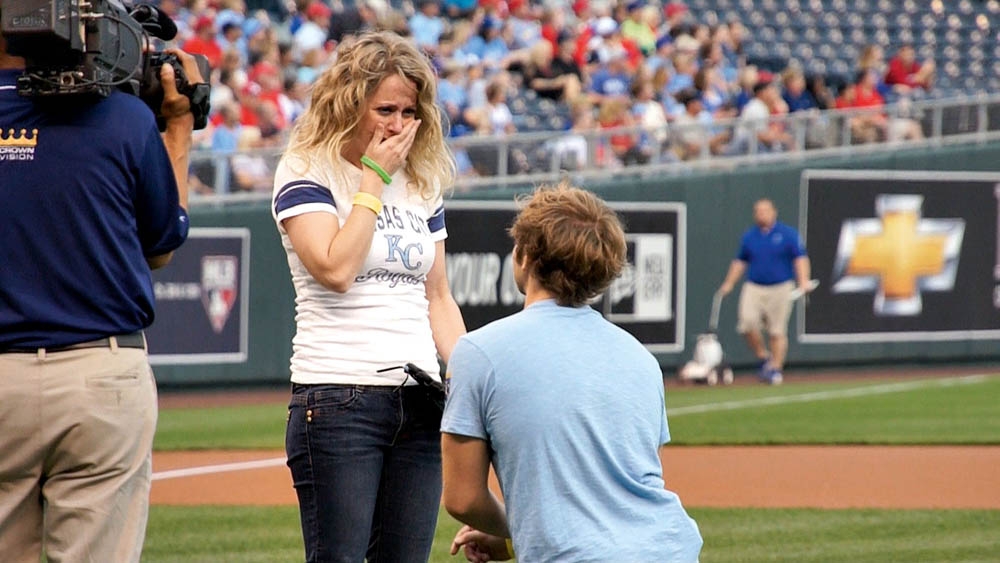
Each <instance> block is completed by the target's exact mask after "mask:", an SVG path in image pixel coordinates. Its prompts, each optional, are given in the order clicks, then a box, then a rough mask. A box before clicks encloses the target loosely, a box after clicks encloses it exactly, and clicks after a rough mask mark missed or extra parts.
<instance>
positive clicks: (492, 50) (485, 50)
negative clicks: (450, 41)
mask: <svg viewBox="0 0 1000 563" xmlns="http://www.w3.org/2000/svg"><path fill="white" fill-rule="evenodd" d="M502 31H503V22H502V21H500V20H498V19H496V18H495V17H492V16H486V17H485V18H483V23H482V24H480V26H479V33H478V34H476V35H473V36H472V37H470V38H469V41H468V42H466V44H465V46H464V47H462V52H463V53H465V54H466V55H475V56H476V59H477V60H479V61H482V62H483V63H485V64H486V66H488V67H492V68H499V67H501V66H502V64H503V61H504V58H506V57H507V55H508V54H510V48H509V47H507V43H506V42H505V41H504V39H503V37H502V36H501V32H502Z"/></svg>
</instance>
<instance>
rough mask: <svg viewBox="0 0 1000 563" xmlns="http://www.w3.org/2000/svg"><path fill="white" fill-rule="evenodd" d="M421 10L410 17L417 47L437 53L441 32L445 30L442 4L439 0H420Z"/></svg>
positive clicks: (411, 29)
mask: <svg viewBox="0 0 1000 563" xmlns="http://www.w3.org/2000/svg"><path fill="white" fill-rule="evenodd" d="M418 8H419V11H417V13H415V14H413V16H411V17H410V22H409V24H410V33H411V34H413V41H414V42H416V44H417V47H419V48H420V49H422V50H424V51H426V52H428V53H436V52H437V49H438V44H439V43H440V42H441V34H443V33H444V30H445V21H444V18H442V17H441V16H440V14H441V6H440V4H438V3H437V0H420V2H419V3H418Z"/></svg>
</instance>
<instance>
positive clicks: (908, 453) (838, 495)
mask: <svg viewBox="0 0 1000 563" xmlns="http://www.w3.org/2000/svg"><path fill="white" fill-rule="evenodd" d="M984 371H993V372H995V371H997V367H996V366H990V367H986V366H963V367H947V366H930V367H923V368H921V367H907V366H899V367H897V368H896V369H870V370H847V371H845V370H830V371H829V372H824V371H819V372H812V373H809V374H795V373H794V372H793V373H792V374H790V377H786V381H787V382H788V383H792V384H794V383H795V382H807V381H810V382H815V381H830V380H838V381H845V380H866V381H872V380H879V381H883V382H886V381H896V380H904V379H907V380H912V379H918V378H923V377H941V376H942V375H968V374H971V373H982V372H984ZM666 383H667V387H668V389H669V388H670V387H673V386H675V385H679V383H678V382H677V381H676V380H675V379H668V380H667V382H666ZM737 384H748V385H749V384H756V382H755V380H754V378H752V377H746V376H743V377H738V378H737ZM668 392H669V391H668ZM287 398H288V391H287V389H266V390H252V391H236V390H225V391H219V392H187V393H172V392H167V393H163V394H161V396H160V401H159V404H160V408H176V407H204V406H219V405H224V404H233V405H235V404H255V403H271V402H281V401H284V400H287ZM283 458H284V452H282V451H200V452H157V453H154V455H153V470H154V483H153V491H152V501H153V503H155V504H180V505H194V504H224V505H281V504H294V503H295V493H294V490H293V488H292V484H291V479H290V477H289V474H288V469H287V468H286V467H285V466H284V465H283ZM244 462H250V463H249V464H247V463H244ZM255 462H256V463H255ZM663 467H664V475H665V480H666V483H667V488H669V489H671V490H673V491H675V492H677V493H678V494H679V495H680V497H681V500H682V501H683V502H684V503H685V504H686V505H687V506H693V507H788V508H902V509H908V508H982V509H1000V471H998V470H997V468H998V467H1000V446H724V447H708V446H670V447H668V448H667V450H666V453H665V455H664V458H663ZM192 468H194V469H192ZM177 470H188V471H182V472H180V473H178V472H177ZM192 473H195V474H194V475H192ZM494 485H495V481H494Z"/></svg>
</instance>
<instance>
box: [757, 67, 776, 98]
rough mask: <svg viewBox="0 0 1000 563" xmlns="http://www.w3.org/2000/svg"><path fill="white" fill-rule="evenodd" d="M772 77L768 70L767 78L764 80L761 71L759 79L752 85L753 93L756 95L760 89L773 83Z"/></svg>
mask: <svg viewBox="0 0 1000 563" xmlns="http://www.w3.org/2000/svg"><path fill="white" fill-rule="evenodd" d="M773 78H774V76H773V75H772V74H771V73H770V72H769V73H767V79H766V80H765V79H764V73H761V75H760V79H759V80H757V83H756V84H754V85H753V95H754V96H756V95H757V94H760V92H761V90H763V89H765V88H767V87H768V86H771V85H772V84H774V80H773Z"/></svg>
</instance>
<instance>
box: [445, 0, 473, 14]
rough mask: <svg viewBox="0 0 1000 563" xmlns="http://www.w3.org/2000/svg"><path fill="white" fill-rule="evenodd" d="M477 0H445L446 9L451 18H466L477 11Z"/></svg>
mask: <svg viewBox="0 0 1000 563" xmlns="http://www.w3.org/2000/svg"><path fill="white" fill-rule="evenodd" d="M477 3H478V2H477V0H443V2H442V5H443V6H444V11H445V13H446V14H448V17H449V18H451V19H465V18H469V17H471V16H472V14H473V13H474V12H475V11H476V5H477Z"/></svg>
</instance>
